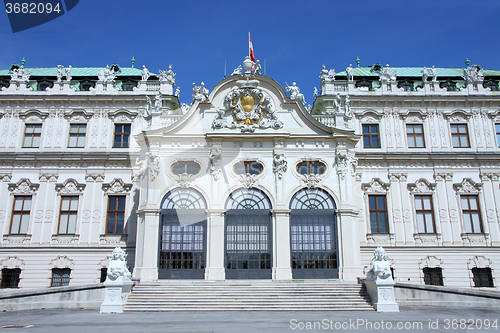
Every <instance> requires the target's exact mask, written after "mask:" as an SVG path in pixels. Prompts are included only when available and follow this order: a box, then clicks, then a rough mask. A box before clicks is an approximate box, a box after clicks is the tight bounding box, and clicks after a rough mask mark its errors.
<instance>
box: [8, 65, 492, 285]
mask: <svg viewBox="0 0 500 333" xmlns="http://www.w3.org/2000/svg"><path fill="white" fill-rule="evenodd" d="M250 68H251V63H250V64H249V60H248V59H246V60H245V62H244V63H243V69H241V68H240V67H239V68H238V69H236V70H235V72H234V73H233V75H231V76H229V77H227V78H225V79H223V80H222V81H220V82H219V83H218V84H217V85H216V86H215V87H214V88H213V89H212V91H211V92H209V91H208V89H207V88H205V87H204V85H203V83H202V84H201V86H195V87H194V89H193V102H192V104H190V105H180V104H179V101H178V97H177V94H178V92H175V90H174V89H175V74H174V73H173V72H172V68H171V67H170V68H169V69H168V70H166V71H161V72H160V74H159V75H151V74H150V73H149V71H148V70H147V69H146V68H145V67H144V68H143V69H142V70H141V69H136V68H134V67H132V68H120V67H119V66H118V65H113V66H111V67H109V66H107V67H106V68H76V67H75V68H71V66H70V67H68V68H66V69H64V68H63V67H62V66H58V67H57V68H32V69H25V68H24V67H23V66H18V65H13V66H11V68H10V69H8V70H1V71H0V88H1V90H0V133H1V135H0V149H1V151H2V153H1V154H0V180H1V182H0V231H1V233H2V236H1V237H0V266H1V268H2V280H1V287H2V288H12V287H14V288H15V287H19V288H41V287H50V286H61V285H78V284H91V283H98V282H100V281H102V278H103V277H105V272H106V266H107V263H108V259H109V257H110V255H111V252H112V249H113V248H114V247H116V246H120V247H122V248H123V249H125V250H126V252H127V253H128V259H127V262H128V264H129V266H130V267H131V270H133V277H134V278H135V279H136V280H140V281H156V280H159V279H207V280H225V279H274V280H291V279H311V278H313V279H340V280H345V281H356V279H357V278H358V277H363V276H364V275H365V273H366V271H367V268H368V265H369V264H370V262H371V259H372V254H373V250H374V249H375V248H376V247H377V246H383V247H384V248H385V249H386V251H387V253H388V256H389V259H390V263H391V266H392V269H393V275H394V277H395V279H396V281H404V282H410V283H417V284H423V283H426V284H440V285H445V286H454V287H489V288H496V286H497V281H496V277H497V275H498V274H499V273H498V272H500V266H499V265H500V251H499V248H500V228H499V222H500V188H499V186H500V177H499V176H500V160H499V157H500V149H499V143H500V92H498V90H499V80H500V71H491V70H485V69H482V68H481V67H479V66H477V65H473V66H469V65H468V66H467V68H465V69H449V68H434V67H432V68H425V67H424V68H391V67H389V66H387V67H383V66H380V65H378V64H376V65H374V66H372V67H354V68H353V67H351V66H349V67H348V68H347V69H346V71H344V72H341V73H335V72H334V71H333V70H330V71H328V70H326V69H325V68H323V70H322V71H321V72H320V84H321V89H320V91H319V92H317V91H316V90H315V101H314V105H313V106H309V107H306V106H305V105H304V104H305V103H304V98H303V95H302V94H300V90H299V89H298V87H297V86H296V84H295V83H294V84H293V85H292V86H288V85H287V87H286V90H288V92H289V93H290V94H289V95H287V93H286V91H285V89H283V88H282V87H281V86H280V85H279V84H278V83H277V82H275V81H274V80H272V79H271V78H269V77H267V76H264V75H261V74H260V69H259V68H257V69H256V71H255V72H252V71H251V69H250Z"/></svg>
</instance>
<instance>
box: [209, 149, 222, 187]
mask: <svg viewBox="0 0 500 333" xmlns="http://www.w3.org/2000/svg"><path fill="white" fill-rule="evenodd" d="M221 150H222V147H221V146H220V144H214V145H213V146H212V148H211V149H210V156H209V157H208V162H209V164H208V165H209V169H210V174H211V175H212V176H213V177H214V179H215V180H218V179H219V174H220V168H221V165H222V151H221Z"/></svg>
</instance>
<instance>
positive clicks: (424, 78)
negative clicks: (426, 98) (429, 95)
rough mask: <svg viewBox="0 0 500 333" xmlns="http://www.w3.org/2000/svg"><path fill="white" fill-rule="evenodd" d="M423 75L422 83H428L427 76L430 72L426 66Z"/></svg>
mask: <svg viewBox="0 0 500 333" xmlns="http://www.w3.org/2000/svg"><path fill="white" fill-rule="evenodd" d="M421 73H422V81H424V82H426V81H427V75H428V74H429V72H428V71H427V68H426V67H425V66H424V68H423V69H422V71H421Z"/></svg>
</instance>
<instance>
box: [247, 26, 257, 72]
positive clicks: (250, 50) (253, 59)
mask: <svg viewBox="0 0 500 333" xmlns="http://www.w3.org/2000/svg"><path fill="white" fill-rule="evenodd" d="M248 49H249V55H250V60H252V62H253V63H254V64H255V54H254V53H253V45H252V37H250V33H248ZM252 70H254V66H252Z"/></svg>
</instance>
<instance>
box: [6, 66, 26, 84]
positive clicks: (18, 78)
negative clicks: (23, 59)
mask: <svg viewBox="0 0 500 333" xmlns="http://www.w3.org/2000/svg"><path fill="white" fill-rule="evenodd" d="M30 75H31V71H29V70H25V69H24V67H23V66H21V67H19V68H14V69H13V70H12V75H11V76H10V80H11V81H14V82H25V83H27V82H28V81H29V79H30Z"/></svg>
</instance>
